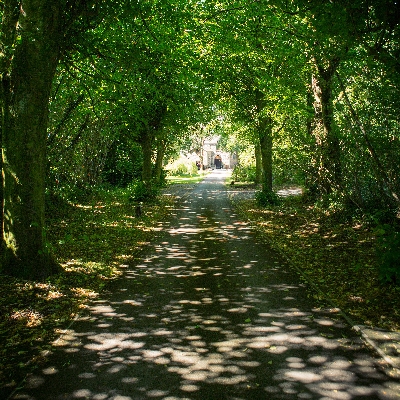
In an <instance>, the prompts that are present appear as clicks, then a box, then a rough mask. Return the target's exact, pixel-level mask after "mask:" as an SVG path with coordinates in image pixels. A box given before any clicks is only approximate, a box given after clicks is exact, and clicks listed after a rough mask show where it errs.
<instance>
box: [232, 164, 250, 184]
mask: <svg viewBox="0 0 400 400" xmlns="http://www.w3.org/2000/svg"><path fill="white" fill-rule="evenodd" d="M232 178H233V180H234V181H235V182H255V181H256V166H255V165H251V164H249V165H243V164H237V165H235V167H234V168H233V172H232Z"/></svg>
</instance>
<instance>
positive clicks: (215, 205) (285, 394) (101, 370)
mask: <svg viewBox="0 0 400 400" xmlns="http://www.w3.org/2000/svg"><path fill="white" fill-rule="evenodd" d="M226 174H227V172H226V171H223V170H221V171H215V172H214V173H213V174H211V175H210V176H209V177H207V178H206V180H205V181H204V182H203V183H201V184H199V185H198V186H196V188H195V189H193V191H192V192H191V194H190V195H189V196H187V197H185V198H184V199H183V200H182V202H181V204H180V206H179V207H178V208H177V210H174V211H173V212H172V213H171V214H175V215H174V217H173V220H172V222H171V221H170V222H169V223H165V224H160V236H159V239H158V240H157V241H155V242H154V243H153V244H152V245H151V246H150V248H149V250H148V252H147V253H146V255H145V256H144V257H143V258H142V259H141V260H140V261H138V262H137V263H136V264H135V265H131V266H130V268H129V269H128V270H127V271H126V272H125V273H124V277H123V279H121V280H119V281H118V282H116V283H115V285H114V287H113V290H112V293H110V294H109V296H108V297H107V298H103V299H99V300H95V301H94V302H93V304H92V306H91V312H90V314H89V315H88V316H86V317H82V318H81V319H80V320H79V321H77V322H76V323H75V324H74V325H73V326H72V327H70V329H69V330H68V331H67V332H66V333H65V335H64V336H63V337H62V338H61V340H59V341H58V342H57V343H56V344H55V346H54V347H55V348H54V354H53V356H52V357H51V358H50V360H49V364H48V365H46V366H45V367H44V368H43V369H42V370H39V371H37V373H36V374H34V375H31V376H30V377H29V379H28V380H27V382H26V386H25V388H24V389H23V390H21V391H19V392H18V393H17V394H15V396H14V398H15V399H38V400H39V399H41V400H42V399H93V400H102V399H107V400H111V399H114V400H117V399H118V400H122V399H124V400H128V399H129V400H138V399H168V400H171V399H232V400H233V399H235V400H239V399H243V400H245V399H344V400H351V399H354V400H355V399H361V398H364V399H395V398H398V397H397V396H398V393H400V386H399V382H398V381H396V380H394V379H391V378H389V377H388V376H386V375H385V374H384V373H383V372H381V370H380V369H379V368H378V364H379V360H377V359H376V358H374V356H373V355H372V354H371V353H370V352H369V351H368V350H367V349H366V348H365V347H364V346H363V343H362V341H361V340H360V339H359V338H358V336H357V335H356V334H355V333H354V332H352V331H351V330H350V329H349V328H348V327H347V326H346V324H345V323H344V322H343V321H342V320H341V319H340V316H339V315H338V314H337V312H336V310H329V309H320V308H318V307H317V305H316V304H313V302H312V300H310V299H309V298H308V297H307V291H306V288H305V285H304V284H303V283H302V282H301V281H300V280H299V278H298V277H297V275H296V274H295V273H293V272H292V271H291V270H290V268H289V267H288V265H286V264H285V262H284V261H283V260H282V259H281V258H280V257H279V256H278V255H277V254H275V253H274V252H273V251H271V250H270V249H268V248H267V247H266V246H265V244H262V243H258V242H257V239H256V237H255V234H254V233H253V232H252V229H251V227H250V226H248V225H247V224H246V223H245V222H244V221H241V220H240V219H239V218H238V217H237V216H236V215H235V214H234V213H233V212H232V211H231V209H230V206H229V202H228V199H227V195H226V193H225V190H224V187H223V185H222V181H223V179H224V177H225V176H226Z"/></svg>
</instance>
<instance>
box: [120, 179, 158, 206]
mask: <svg viewBox="0 0 400 400" xmlns="http://www.w3.org/2000/svg"><path fill="white" fill-rule="evenodd" d="M159 190H160V189H159V187H158V186H156V185H154V184H151V183H146V182H143V181H134V182H132V183H131V184H130V185H129V186H128V187H127V195H128V199H129V201H131V202H132V201H133V202H146V201H151V200H154V199H155V198H156V197H157V196H158V194H159Z"/></svg>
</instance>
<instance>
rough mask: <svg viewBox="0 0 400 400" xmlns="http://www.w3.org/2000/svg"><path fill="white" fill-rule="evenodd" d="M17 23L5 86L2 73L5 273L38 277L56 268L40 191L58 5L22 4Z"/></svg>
mask: <svg viewBox="0 0 400 400" xmlns="http://www.w3.org/2000/svg"><path fill="white" fill-rule="evenodd" d="M18 23H19V26H20V30H21V32H22V37H21V42H20V43H19V44H18V45H17V46H16V49H15V53H14V58H13V61H12V64H11V75H10V79H9V84H8V81H6V82H5V81H4V76H3V96H2V109H3V124H2V128H3V135H2V139H3V188H4V211H3V212H4V217H3V218H4V222H3V224H4V229H3V238H2V247H3V249H2V250H3V272H5V273H8V274H11V275H14V276H21V277H25V278H42V277H44V276H47V275H48V274H49V273H51V272H52V270H53V268H54V266H55V264H54V262H53V260H52V258H51V256H50V255H49V253H48V251H47V248H46V237H45V226H44V205H45V198H44V195H45V177H46V130H47V117H48V102H49V96H50V90H51V85H52V80H53V77H54V74H55V70H56V66H57V63H58V59H59V43H60V42H62V40H61V38H60V26H61V11H60V7H58V5H57V4H54V2H52V1H50V0H48V1H38V0H37V1H30V2H25V3H24V9H23V10H22V9H21V15H20V17H19V20H18ZM5 83H7V85H6V86H5Z"/></svg>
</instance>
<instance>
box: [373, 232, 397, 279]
mask: <svg viewBox="0 0 400 400" xmlns="http://www.w3.org/2000/svg"><path fill="white" fill-rule="evenodd" d="M377 234H378V246H377V258H378V271H379V278H380V280H381V282H382V283H395V284H397V285H400V232H399V231H396V230H395V229H394V228H393V227H392V226H389V225H384V226H383V227H379V228H378V229H377Z"/></svg>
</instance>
